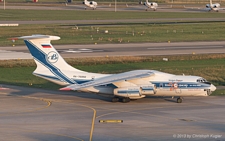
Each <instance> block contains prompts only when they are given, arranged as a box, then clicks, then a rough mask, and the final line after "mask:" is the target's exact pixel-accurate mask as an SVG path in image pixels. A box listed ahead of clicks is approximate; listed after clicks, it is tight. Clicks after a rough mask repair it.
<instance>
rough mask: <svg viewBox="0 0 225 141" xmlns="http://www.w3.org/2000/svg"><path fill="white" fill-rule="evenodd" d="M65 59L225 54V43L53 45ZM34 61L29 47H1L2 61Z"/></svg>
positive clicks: (0, 57)
mask: <svg viewBox="0 0 225 141" xmlns="http://www.w3.org/2000/svg"><path fill="white" fill-rule="evenodd" d="M53 46H54V47H55V48H56V50H57V51H58V52H59V53H60V54H61V55H62V57H63V58H79V57H106V56H154V55H181V54H212V53H225V45H224V42H223V41H217V42H178V43H177V42H176V43H124V44H89V45H53ZM8 59H32V56H31V55H30V53H29V51H28V49H27V47H26V46H25V45H24V46H14V47H0V60H8Z"/></svg>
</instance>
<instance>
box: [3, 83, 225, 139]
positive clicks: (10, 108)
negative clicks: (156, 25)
mask: <svg viewBox="0 0 225 141" xmlns="http://www.w3.org/2000/svg"><path fill="white" fill-rule="evenodd" d="M3 86H4V87H7V88H9V89H8V90H1V91H0V119H1V120H0V125H1V126H0V140H4V141H15V140H23V141H39V140H40V141H42V140H45V141H53V140H54V141H72V140H89V138H90V131H91V127H92V118H93V115H94V112H96V117H95V119H94V128H93V129H94V130H93V136H92V137H93V138H92V140H93V141H106V140H107V141H115V140H116V141H117V140H123V141H136V140H142V141H149V140H156V141H161V140H167V141H176V140H177V141H180V140H181V141H187V140H189V141H200V140H204V141H205V140H206V141H223V140H225V128H224V127H225V119H224V116H225V103H224V100H225V97H222V96H220V97H217V96H210V97H188V98H185V99H184V102H183V103H181V104H178V103H176V99H171V98H159V97H155V98H154V97H148V98H144V99H140V100H135V101H131V102H130V103H120V102H118V103H111V102H110V98H108V97H102V96H99V95H95V94H89V93H77V92H61V91H50V90H42V89H36V88H25V87H18V86H9V85H3ZM99 120H123V122H122V123H121V122H118V123H99Z"/></svg>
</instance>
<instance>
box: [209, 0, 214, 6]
mask: <svg viewBox="0 0 225 141" xmlns="http://www.w3.org/2000/svg"><path fill="white" fill-rule="evenodd" d="M209 4H210V8H213V4H212V0H209Z"/></svg>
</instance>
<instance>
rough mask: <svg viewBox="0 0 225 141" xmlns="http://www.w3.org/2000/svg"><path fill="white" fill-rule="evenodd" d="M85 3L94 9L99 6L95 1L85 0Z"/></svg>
mask: <svg viewBox="0 0 225 141" xmlns="http://www.w3.org/2000/svg"><path fill="white" fill-rule="evenodd" d="M83 4H85V5H86V6H88V7H90V8H93V10H95V9H96V8H97V5H98V4H97V2H95V1H87V0H84V2H83ZM84 9H85V10H86V9H87V8H86V7H85V8H84Z"/></svg>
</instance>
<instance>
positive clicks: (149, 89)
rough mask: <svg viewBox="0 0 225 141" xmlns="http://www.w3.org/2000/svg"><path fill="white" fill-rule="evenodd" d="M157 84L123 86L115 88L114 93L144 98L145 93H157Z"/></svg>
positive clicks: (121, 95) (132, 97) (133, 97)
mask: <svg viewBox="0 0 225 141" xmlns="http://www.w3.org/2000/svg"><path fill="white" fill-rule="evenodd" d="M156 89H157V88H156V86H155V85H154V84H149V85H144V86H137V87H123V88H116V89H114V95H115V96H119V97H129V98H130V99H136V98H142V97H145V95H153V94H156Z"/></svg>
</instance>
